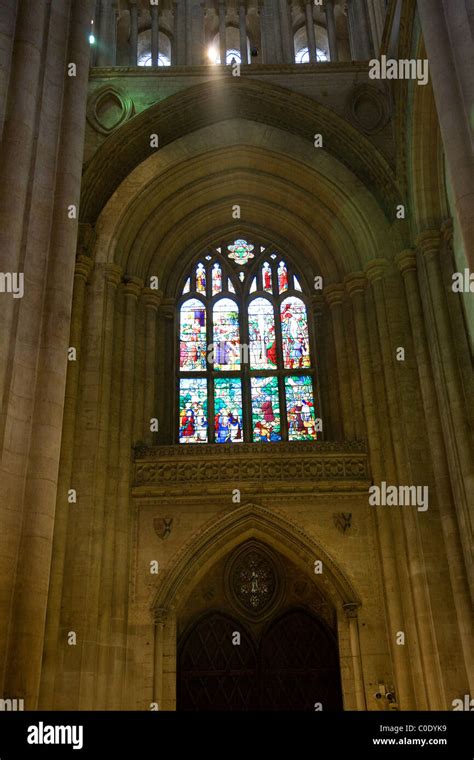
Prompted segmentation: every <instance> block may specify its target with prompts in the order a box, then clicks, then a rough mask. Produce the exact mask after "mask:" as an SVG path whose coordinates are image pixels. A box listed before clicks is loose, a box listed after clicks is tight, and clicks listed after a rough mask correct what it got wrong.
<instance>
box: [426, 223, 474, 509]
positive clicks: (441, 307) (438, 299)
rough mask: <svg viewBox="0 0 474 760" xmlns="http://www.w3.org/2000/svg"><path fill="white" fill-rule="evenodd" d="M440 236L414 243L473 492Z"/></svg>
mask: <svg viewBox="0 0 474 760" xmlns="http://www.w3.org/2000/svg"><path fill="white" fill-rule="evenodd" d="M440 244H441V237H440V234H439V232H437V231H436V230H433V231H427V232H425V233H423V234H422V235H420V236H419V237H418V239H417V245H418V248H419V249H420V251H421V252H422V254H423V258H424V261H425V266H426V274H427V278H428V285H429V290H430V296H431V302H432V306H433V316H434V321H435V325H436V333H437V338H438V345H439V351H440V355H441V362H442V368H443V375H444V383H443V384H444V388H445V392H446V394H447V398H448V402H449V410H450V414H451V416H452V420H453V429H454V440H455V442H456V447H457V456H458V459H459V462H460V466H461V471H462V473H463V476H464V479H465V482H466V492H467V493H468V494H471V497H472V494H473V493H474V480H473V465H472V462H473V459H472V443H471V437H470V433H469V430H468V424H467V416H466V411H465V398H464V393H463V388H462V383H461V377H460V373H459V368H458V364H457V357H456V351H455V348H454V339H455V336H453V333H452V329H451V323H450V316H449V311H448V305H447V302H446V293H445V291H444V283H443V278H442V273H441V267H440V261H439V254H440Z"/></svg>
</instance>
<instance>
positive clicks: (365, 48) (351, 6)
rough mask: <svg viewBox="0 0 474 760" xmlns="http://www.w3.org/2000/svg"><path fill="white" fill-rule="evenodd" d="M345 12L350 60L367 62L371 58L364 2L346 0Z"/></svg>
mask: <svg viewBox="0 0 474 760" xmlns="http://www.w3.org/2000/svg"><path fill="white" fill-rule="evenodd" d="M347 11H348V22H349V36H350V43H351V54H352V60H353V61H368V60H370V59H371V58H372V45H371V40H370V30H369V22H368V19H367V8H366V2H365V0H348V2H347Z"/></svg>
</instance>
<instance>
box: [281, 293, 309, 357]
mask: <svg viewBox="0 0 474 760" xmlns="http://www.w3.org/2000/svg"><path fill="white" fill-rule="evenodd" d="M280 319H281V333H282V339H283V364H284V367H285V369H302V368H303V367H309V366H310V358H309V339H308V320H307V318H306V307H305V305H304V303H303V301H301V299H299V298H295V297H293V296H290V297H289V298H285V300H284V301H282V304H281V307H280Z"/></svg>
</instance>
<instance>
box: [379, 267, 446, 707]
mask: <svg viewBox="0 0 474 760" xmlns="http://www.w3.org/2000/svg"><path fill="white" fill-rule="evenodd" d="M387 266H388V264H387V262H386V261H385V260H384V259H380V260H375V261H373V262H371V263H370V264H369V265H368V266H367V268H366V269H367V276H368V277H369V279H370V281H371V283H372V290H373V294H374V300H375V308H376V315H377V326H378V334H379V342H380V349H381V354H382V363H383V376H384V380H385V388H386V393H387V401H388V413H389V418H390V422H391V425H390V430H391V433H392V441H393V451H394V456H395V462H396V468H397V474H398V479H399V482H401V483H402V484H406V485H411V482H410V476H409V467H408V457H407V450H406V432H405V431H404V430H403V425H402V423H401V420H402V419H403V411H402V402H401V400H400V398H399V389H398V384H397V376H396V373H395V367H394V359H395V346H394V345H392V339H391V335H390V330H389V326H388V317H387V312H386V296H385V293H384V280H383V275H384V273H385V271H386V268H387ZM401 522H402V526H403V531H404V536H405V549H406V556H407V558H408V570H409V576H410V585H411V590H412V596H413V602H414V607H415V609H416V618H415V622H416V629H417V632H418V639H419V654H420V657H421V662H422V665H423V672H424V680H425V691H426V695H427V698H428V700H429V708H430V709H432V710H442V709H445V703H444V695H443V687H442V679H441V673H440V665H439V660H438V655H437V645H436V640H435V634H434V630H433V620H432V612H431V605H430V600H429V595H428V591H427V589H428V583H427V579H426V568H425V563H424V556H423V550H422V546H421V542H420V537H419V532H418V528H417V524H416V517H415V515H414V513H413V508H412V507H408V508H407V509H406V510H405V512H403V515H402V520H401ZM408 593H409V590H408Z"/></svg>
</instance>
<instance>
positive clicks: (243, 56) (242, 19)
mask: <svg viewBox="0 0 474 760" xmlns="http://www.w3.org/2000/svg"><path fill="white" fill-rule="evenodd" d="M239 38H240V60H241V63H248V53H247V11H246V8H245V2H244V0H240V2H239Z"/></svg>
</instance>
